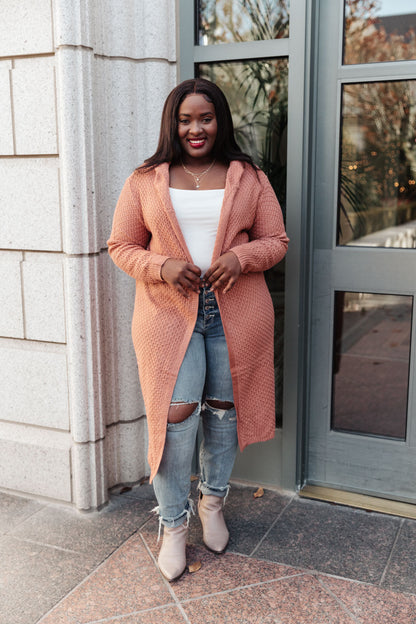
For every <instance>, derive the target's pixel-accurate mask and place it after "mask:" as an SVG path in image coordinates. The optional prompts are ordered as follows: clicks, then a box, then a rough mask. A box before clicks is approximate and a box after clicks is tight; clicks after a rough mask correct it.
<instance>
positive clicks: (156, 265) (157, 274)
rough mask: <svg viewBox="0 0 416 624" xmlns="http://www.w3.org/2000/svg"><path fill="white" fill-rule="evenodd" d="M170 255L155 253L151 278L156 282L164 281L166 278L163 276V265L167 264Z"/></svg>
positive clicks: (150, 269)
mask: <svg viewBox="0 0 416 624" xmlns="http://www.w3.org/2000/svg"><path fill="white" fill-rule="evenodd" d="M169 258H170V256H162V255H160V254H155V255H154V256H153V257H152V262H151V264H150V266H149V273H150V278H151V279H152V280H154V281H155V282H164V281H165V280H164V279H163V278H162V276H161V271H162V266H163V265H164V264H165V262H166V260H169Z"/></svg>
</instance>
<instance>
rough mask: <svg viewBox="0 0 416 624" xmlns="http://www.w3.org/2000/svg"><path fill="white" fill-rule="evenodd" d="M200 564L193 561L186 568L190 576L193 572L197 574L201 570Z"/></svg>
mask: <svg viewBox="0 0 416 624" xmlns="http://www.w3.org/2000/svg"><path fill="white" fill-rule="evenodd" d="M201 566H202V563H201V562H200V561H195V562H194V563H191V565H189V566H188V570H189V572H190V573H191V574H192V573H193V572H198V570H200V569H201Z"/></svg>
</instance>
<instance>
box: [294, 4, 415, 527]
mask: <svg viewBox="0 0 416 624" xmlns="http://www.w3.org/2000/svg"><path fill="white" fill-rule="evenodd" d="M319 8H320V9H321V14H320V12H319V11H317V12H316V21H315V25H314V31H313V32H314V36H313V41H314V48H315V51H314V52H312V55H313V56H314V57H315V58H316V59H320V61H319V62H320V63H322V65H320V67H319V66H318V63H316V64H315V68H314V71H315V74H314V76H313V79H312V85H313V92H312V102H313V104H312V107H311V110H312V111H313V116H312V118H311V119H312V121H311V126H312V127H313V134H312V136H311V153H312V154H313V155H314V157H313V158H311V177H310V179H311V181H312V186H313V188H314V192H313V194H312V195H311V199H310V201H311V211H312V213H313V214H314V215H316V213H315V207H318V206H319V208H320V209H323V210H324V211H326V215H327V217H326V219H324V226H323V227H321V228H319V229H318V228H316V227H315V225H316V223H315V221H316V219H313V221H314V223H311V225H313V226H314V227H311V236H312V235H313V236H314V240H312V238H311V241H310V243H311V244H310V252H311V256H310V259H311V262H310V276H309V280H308V284H309V285H310V300H309V306H310V308H309V309H310V311H311V321H310V323H311V328H312V323H313V320H312V319H313V317H312V315H313V314H315V312H314V309H313V305H312V303H313V301H312V300H313V296H312V295H313V293H314V290H315V288H317V287H318V288H320V291H319V295H320V297H321V299H320V302H321V303H320V305H323V307H324V308H325V306H326V308H325V311H324V312H323V315H324V316H325V321H324V322H323V325H322V327H323V326H324V325H325V322H326V323H327V329H326V330H325V329H322V328H321V330H320V332H321V334H323V333H326V336H327V338H326V341H324V343H325V344H321V343H319V345H316V344H314V346H313V347H312V345H313V341H314V338H313V335H312V331H310V332H308V338H309V343H310V344H309V348H308V352H309V355H311V353H312V348H313V349H314V352H315V351H316V349H317V348H319V349H322V357H323V359H325V361H330V360H332V341H333V329H332V325H333V321H334V319H333V314H332V307H331V306H332V303H333V296H334V291H335V290H341V291H355V292H374V293H380V294H383V293H386V294H398V295H412V296H413V297H415V291H414V288H412V289H410V290H409V287H408V286H406V284H405V282H404V281H403V279H402V278H401V277H400V275H401V276H403V274H404V272H405V271H406V270H407V271H411V270H412V264H414V257H411V256H410V255H409V252H410V254H412V251H410V250H403V249H402V250H400V249H385V248H377V249H371V258H370V259H369V260H366V263H365V266H366V267H367V268H368V271H369V274H368V275H364V274H363V271H362V264H361V263H360V258H366V256H367V257H368V258H369V254H368V252H369V250H368V249H367V250H359V248H358V247H348V246H346V247H342V246H337V245H336V242H335V241H336V227H337V215H336V213H335V210H334V206H336V205H337V203H338V197H337V193H338V161H339V150H340V132H341V93H342V85H343V84H348V83H356V82H358V83H360V82H378V81H397V80H406V79H413V80H414V79H415V78H416V61H395V62H388V63H371V64H365V65H364V64H362V65H342V64H341V63H342V45H343V40H342V36H343V22H344V15H343V9H344V1H343V0H337V2H334V0H321V1H320V2H319ZM321 15H322V19H323V20H326V21H325V24H324V25H323V23H322V22H321ZM333 24H337V27H336V28H333ZM320 29H322V30H320ZM322 31H323V32H324V33H325V46H326V47H325V49H324V48H323V41H324V39H323V37H322V36H319V35H320V32H321V34H322ZM328 50H329V51H328ZM331 50H333V51H334V54H331V53H330V51H331ZM335 51H337V52H338V54H337V55H336V54H335ZM321 59H324V60H323V61H322V60H321ZM324 65H325V67H324ZM334 94H335V97H334ZM324 98H327V100H326V101H327V102H333V105H332V107H331V106H329V105H326V104H325V105H324V106H322V105H321V104H322V100H323V99H324ZM324 124H325V125H324ZM325 133H326V134H325ZM331 141H332V143H331ZM330 144H331V149H330V150H328V149H327V147H328V146H329V145H330ZM315 155H316V158H315ZM320 155H321V156H320ZM318 158H319V159H320V160H319V162H318ZM334 163H335V166H334ZM318 165H319V169H318ZM325 198H326V199H325ZM322 206H323V208H322ZM331 206H332V208H331ZM325 224H326V225H325ZM354 250H355V251H354ZM413 253H414V252H413ZM379 262H383V263H384V265H385V266H388V276H387V277H385V278H384V280H383V279H382V278H381V277H380V271H379V269H378V263H379ZM360 269H361V270H360ZM319 276H321V277H320V279H319ZM369 276H370V277H371V279H369ZM398 276H399V279H398ZM388 279H389V281H388ZM314 281H315V283H314ZM316 283H318V286H317V285H316ZM370 284H371V286H370ZM386 284H387V285H386ZM414 316H415V315H414ZM415 332H416V320H415V318H413V320H412V334H413V345H412V346H411V361H410V367H411V368H410V375H412V371H413V373H414V371H415V369H416V363H415V359H416V358H415V353H416V347H415V344H414V340H415V339H414V336H415ZM312 371H313V366H312V362H311V358H310V357H309V360H308V382H307V383H308V389H307V413H308V414H309V418H308V419H307V420H306V419H305V423H307V430H306V432H305V436H304V440H305V446H304V453H303V457H304V459H305V464H304V471H303V478H302V483H303V484H305V483H307V484H308V485H307V486H306V488H305V492H308V495H309V496H311V495H312V496H313V486H317V489H318V490H319V489H323V488H322V487H321V486H324V488H325V486H326V487H327V488H328V489H330V488H331V487H332V488H335V489H334V492H335V493H334V496H333V498H332V500H337V499H339V500H340V499H343V500H344V499H345V496H344V497H343V496H342V495H341V494H340V493H339V492H338V494H337V493H336V489H337V487H339V486H338V485H337V484H331V483H329V482H327V481H325V480H323V481H321V480H320V479H316V480H314V479H313V478H311V476H310V474H308V463H309V462H308V451H309V439H310V435H311V428H312V417H313V409H316V406H315V407H314V404H313V402H312V395H313V387H312V386H311V377H312ZM328 371H329V372H328V375H331V377H332V368H331V370H329V365H328ZM323 375H324V376H326V373H325V372H324V373H323ZM330 386H331V381H330V380H328V378H327V377H325V387H330ZM412 392H413V401H415V394H416V393H415V388H414V385H413V388H412V384H411V383H410V385H409V394H411V393H412ZM330 400H331V397H330V392H326V394H325V397H323V399H322V401H323V402H325V401H326V402H330ZM409 400H411V399H409ZM409 415H410V414H409ZM317 418H318V416H317ZM321 418H323V416H321ZM413 425H414V427H416V424H415V423H413ZM320 427H321V429H322V427H323V425H322V423H321V425H320ZM409 432H410V429H409ZM337 435H338V434H334V436H333V437H334V439H335V438H336V436H337ZM342 435H344V436H351V435H352V436H354V439H355V440H357V439H358V438H357V436H356V435H355V434H347V433H345V434H342ZM409 437H410V433H409ZM322 444H325V442H324V441H322ZM398 444H399V443H398V442H397V441H395V440H391V441H388V440H387V441H386V445H390V446H391V448H392V449H394V448H395V447H397V445H398ZM340 489H342V488H340ZM344 489H345V490H348V491H349V492H359V493H360V494H363V495H365V494H369V495H370V496H375V495H376V494H375V493H374V491H373V490H370V489H369V490H367V491H366V490H365V488H361V487H360V488H354V487H351V488H346V487H345V488H344ZM345 493H346V492H344V494H345ZM325 495H328V494H325ZM378 495H379V496H380V497H382V496H383V493H382V492H379V493H378ZM385 496H387V495H385ZM316 497H317V498H321V496H320V495H317V496H316ZM362 498H363V497H362ZM387 498H388V499H389V500H394V499H395V498H399V500H401V501H406V500H408V501H409V502H411V503H412V506H413V507H414V500H413V499H412V500H411V501H410V499H408V498H406V496H400V497H395V496H394V493H392V494H390V493H389V495H388V497H387ZM357 500H359V498H357ZM403 504H404V503H403ZM357 506H365V507H367V506H368V505H365V504H364V503H363V502H362V505H361V504H357ZM379 507H380V506H379ZM412 513H413V514H414V513H415V511H414V509H413V510H412ZM412 517H413V516H412Z"/></svg>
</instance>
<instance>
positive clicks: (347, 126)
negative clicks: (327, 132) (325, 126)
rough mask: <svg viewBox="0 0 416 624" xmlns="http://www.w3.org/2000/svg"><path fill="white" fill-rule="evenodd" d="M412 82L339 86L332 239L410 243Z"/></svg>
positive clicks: (415, 140) (414, 148) (415, 157)
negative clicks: (338, 147)
mask: <svg viewBox="0 0 416 624" xmlns="http://www.w3.org/2000/svg"><path fill="white" fill-rule="evenodd" d="M415 128H416V81H415V80H400V81H392V82H370V83H360V84H345V85H343V93H342V127H341V157H340V172H339V193H338V195H339V199H338V237H337V238H338V244H339V245H361V246H367V247H400V248H414V247H416V129H415Z"/></svg>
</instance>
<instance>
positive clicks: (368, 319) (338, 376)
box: [332, 291, 413, 440]
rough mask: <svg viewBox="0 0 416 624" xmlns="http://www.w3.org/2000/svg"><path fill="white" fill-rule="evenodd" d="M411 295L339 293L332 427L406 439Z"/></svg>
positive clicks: (335, 324) (335, 329)
mask: <svg viewBox="0 0 416 624" xmlns="http://www.w3.org/2000/svg"><path fill="white" fill-rule="evenodd" d="M412 307H413V297H410V296H404V295H403V296H401V295H400V296H399V295H378V294H377V295H376V294H370V293H354V292H340V291H339V292H336V293H335V322H334V357H333V384H332V429H333V430H336V431H344V432H350V433H360V434H367V435H373V436H383V437H389V438H395V439H401V440H404V439H406V426H407V403H408V385H409V365H410V340H411V323H412Z"/></svg>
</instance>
